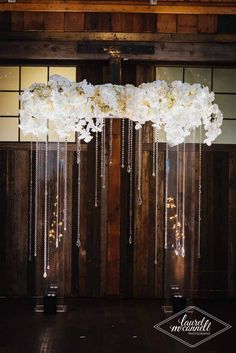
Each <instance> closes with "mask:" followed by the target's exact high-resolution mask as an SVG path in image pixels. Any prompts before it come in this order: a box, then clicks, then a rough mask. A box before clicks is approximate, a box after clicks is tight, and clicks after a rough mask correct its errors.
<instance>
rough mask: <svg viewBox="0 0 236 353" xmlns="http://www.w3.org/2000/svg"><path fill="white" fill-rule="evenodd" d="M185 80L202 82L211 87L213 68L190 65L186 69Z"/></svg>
mask: <svg viewBox="0 0 236 353" xmlns="http://www.w3.org/2000/svg"><path fill="white" fill-rule="evenodd" d="M185 82H188V83H191V84H193V83H200V84H201V85H203V86H208V87H209V88H211V70H210V69H205V68H193V67H188V68H186V69H185Z"/></svg>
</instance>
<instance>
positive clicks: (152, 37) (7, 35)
mask: <svg viewBox="0 0 236 353" xmlns="http://www.w3.org/2000/svg"><path fill="white" fill-rule="evenodd" d="M1 40H7V41H8V40H23V41H28V40H35V41H41V40H45V41H78V42H80V41H104V42H106V41H116V42H117V41H118V42H119V41H122V42H124V41H125V42H165V43H166V42H171V43H172V42H177V43H179V42H180V43H181V42H183V43H186V42H187V43H192V42H193V43H212V42H217V43H230V42H232V43H234V42H236V34H184V33H183V34H181V33H171V34H169V33H120V32H89V31H86V32H44V31H23V32H1Z"/></svg>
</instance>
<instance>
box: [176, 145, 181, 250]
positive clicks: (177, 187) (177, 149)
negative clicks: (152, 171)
mask: <svg viewBox="0 0 236 353" xmlns="http://www.w3.org/2000/svg"><path fill="white" fill-rule="evenodd" d="M179 231H180V229H179V145H177V147H176V214H175V254H176V255H177V256H179V248H180V239H179V237H180V234H179Z"/></svg>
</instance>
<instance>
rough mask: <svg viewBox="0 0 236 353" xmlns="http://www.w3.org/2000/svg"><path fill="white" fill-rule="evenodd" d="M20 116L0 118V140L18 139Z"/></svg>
mask: <svg viewBox="0 0 236 353" xmlns="http://www.w3.org/2000/svg"><path fill="white" fill-rule="evenodd" d="M18 126H19V120H18V118H0V141H18Z"/></svg>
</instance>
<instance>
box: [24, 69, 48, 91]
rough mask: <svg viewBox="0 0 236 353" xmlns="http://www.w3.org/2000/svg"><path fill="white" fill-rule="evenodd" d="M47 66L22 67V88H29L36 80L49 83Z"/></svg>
mask: <svg viewBox="0 0 236 353" xmlns="http://www.w3.org/2000/svg"><path fill="white" fill-rule="evenodd" d="M47 72H48V69H47V67H22V68H21V89H25V88H28V87H29V86H30V85H32V83H34V82H38V83H39V82H40V83H41V82H42V83H47V77H48V74H47Z"/></svg>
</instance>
